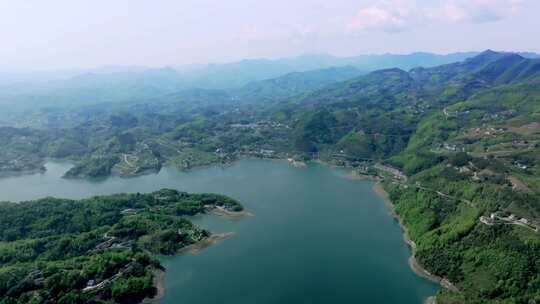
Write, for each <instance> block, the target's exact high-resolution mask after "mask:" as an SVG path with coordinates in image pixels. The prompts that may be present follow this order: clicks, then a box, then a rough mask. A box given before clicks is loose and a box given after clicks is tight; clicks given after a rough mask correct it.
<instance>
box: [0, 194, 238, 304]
mask: <svg viewBox="0 0 540 304" xmlns="http://www.w3.org/2000/svg"><path fill="white" fill-rule="evenodd" d="M212 209H219V210H224V211H226V212H227V213H231V214H235V213H238V214H240V213H243V207H242V206H241V205H240V203H239V202H237V201H236V200H234V199H231V198H229V197H226V196H222V195H217V194H189V193H185V192H180V191H177V190H171V189H162V190H159V191H156V192H153V193H148V194H141V193H136V194H115V195H109V196H96V197H92V198H88V199H83V200H68V199H58V198H44V199H40V200H35V201H28V202H22V203H11V202H4V203H0V266H1V267H0V294H2V295H4V296H3V297H2V300H1V301H0V303H2V304H7V303H139V302H142V301H143V300H145V299H151V298H155V297H156V296H158V295H159V293H160V292H158V287H160V286H158V283H159V280H160V277H162V275H161V274H160V272H162V271H163V267H162V266H161V264H160V262H159V260H158V259H157V255H174V254H177V253H181V252H185V249H186V248H193V247H195V248H198V247H202V245H201V246H199V245H198V244H203V245H205V244H207V243H209V242H210V243H212V242H214V241H215V240H214V239H223V237H224V236H220V235H218V236H213V235H212V234H211V233H210V232H209V231H206V230H204V229H201V228H199V227H197V226H195V225H194V224H193V223H192V222H191V221H190V220H189V216H193V215H196V214H200V213H205V212H206V211H207V210H212ZM160 289H161V288H160Z"/></svg>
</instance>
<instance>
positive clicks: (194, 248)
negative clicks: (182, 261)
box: [177, 232, 236, 255]
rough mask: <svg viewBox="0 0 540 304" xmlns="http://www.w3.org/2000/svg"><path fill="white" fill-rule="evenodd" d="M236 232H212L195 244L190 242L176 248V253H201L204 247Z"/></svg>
mask: <svg viewBox="0 0 540 304" xmlns="http://www.w3.org/2000/svg"><path fill="white" fill-rule="evenodd" d="M235 234H236V233H235V232H226V233H218V234H212V235H211V236H209V237H207V238H205V239H203V240H201V241H199V242H197V243H195V244H191V245H189V246H186V247H184V248H182V249H180V250H178V252H177V254H178V255H180V254H184V253H190V254H194V255H196V254H199V253H201V251H203V250H204V249H206V248H208V247H210V246H212V245H215V244H217V243H219V242H221V241H223V240H225V239H228V238H230V237H232V236H234V235H235Z"/></svg>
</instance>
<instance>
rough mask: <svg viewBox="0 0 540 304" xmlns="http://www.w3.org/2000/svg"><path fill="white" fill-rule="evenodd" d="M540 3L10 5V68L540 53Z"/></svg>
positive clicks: (260, 0) (5, 7) (328, 0)
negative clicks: (375, 55) (491, 51)
mask: <svg viewBox="0 0 540 304" xmlns="http://www.w3.org/2000/svg"><path fill="white" fill-rule="evenodd" d="M539 13H540V0H446V1H443V0H429V1H428V0H325V1H323V0H309V1H308V0H272V1H264V0H214V1H210V0H176V1H173V0H152V1H151V0H47V1H43V0H24V1H22V0H21V1H19V0H0V37H2V46H1V47H0V66H9V67H16V68H37V69H58V68H82V67H96V66H102V65H131V64H133V65H146V66H163V65H177V64H190V63H208V62H228V61H235V60H239V59H244V58H260V57H266V58H278V57H288V56H294V55H299V54H303V53H330V54H334V55H338V56H351V55H357V54H370V53H387V52H391V53H409V52H414V51H429V52H437V53H449V52H455V51H470V50H484V49H487V48H491V49H495V50H520V51H536V52H540V38H539V37H540V19H539V17H538V15H539Z"/></svg>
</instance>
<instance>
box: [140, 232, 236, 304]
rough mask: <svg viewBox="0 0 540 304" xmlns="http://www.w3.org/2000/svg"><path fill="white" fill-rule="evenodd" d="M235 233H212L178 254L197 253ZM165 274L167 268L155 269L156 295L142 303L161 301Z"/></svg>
mask: <svg viewBox="0 0 540 304" xmlns="http://www.w3.org/2000/svg"><path fill="white" fill-rule="evenodd" d="M235 234H236V233H235V232H226V233H218V234H212V235H211V236H209V237H207V238H205V239H203V240H201V241H199V242H197V243H195V244H191V245H189V246H186V247H184V248H182V249H180V250H178V251H177V253H176V255H182V254H187V253H189V254H193V255H197V254H199V253H201V252H202V251H203V250H205V249H206V248H208V247H210V246H212V245H215V244H217V243H219V242H221V241H223V240H225V239H228V238H230V237H232V236H234V235H235ZM165 274H166V270H163V269H155V270H154V271H153V275H154V278H153V279H152V281H153V285H154V287H155V288H156V295H155V296H154V297H153V298H146V299H144V300H143V301H142V303H146V304H154V303H159V301H160V300H161V299H163V297H164V296H165V292H166V288H165Z"/></svg>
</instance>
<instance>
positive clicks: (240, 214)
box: [205, 207, 253, 220]
mask: <svg viewBox="0 0 540 304" xmlns="http://www.w3.org/2000/svg"><path fill="white" fill-rule="evenodd" d="M205 211H206V212H207V214H211V215H215V216H220V217H224V218H226V219H230V220H238V219H242V218H244V217H248V216H253V214H252V213H250V212H248V211H246V210H242V211H229V210H227V209H225V208H220V207H205Z"/></svg>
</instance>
